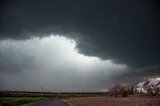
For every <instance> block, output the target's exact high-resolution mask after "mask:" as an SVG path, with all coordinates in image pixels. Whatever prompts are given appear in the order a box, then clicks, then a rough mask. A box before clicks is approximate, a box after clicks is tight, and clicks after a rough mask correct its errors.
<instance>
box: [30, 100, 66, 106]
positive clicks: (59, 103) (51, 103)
mask: <svg viewBox="0 0 160 106" xmlns="http://www.w3.org/2000/svg"><path fill="white" fill-rule="evenodd" d="M30 106H69V104H68V103H66V102H64V101H63V100H61V99H52V100H47V101H44V102H40V103H35V104H32V105H30Z"/></svg>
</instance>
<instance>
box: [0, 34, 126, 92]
mask: <svg viewBox="0 0 160 106" xmlns="http://www.w3.org/2000/svg"><path fill="white" fill-rule="evenodd" d="M75 46H76V42H75V41H74V40H69V39H67V38H64V37H60V36H53V35H52V36H50V37H45V38H42V39H40V38H37V37H36V38H33V39H29V40H25V41H17V40H3V41H2V42H1V44H0V54H1V61H0V64H1V65H2V66H3V67H0V76H1V77H0V79H1V82H0V85H1V87H0V89H1V90H3V89H8V90H36V89H37V90H41V87H42V86H44V87H45V90H48V91H51V90H54V91H100V90H103V89H105V88H107V87H108V86H109V85H111V84H112V83H113V82H111V81H109V80H113V81H114V80H116V78H113V76H115V75H114V74H117V75H118V74H121V73H124V72H126V71H127V66H126V65H124V64H119V65H118V64H114V63H112V61H111V60H106V61H102V60H100V59H99V58H97V57H88V56H84V55H82V54H78V53H77V52H76V50H75ZM2 57H3V58H2ZM4 64H5V65H4ZM106 80H108V81H107V82H106ZM24 83H25V85H24Z"/></svg>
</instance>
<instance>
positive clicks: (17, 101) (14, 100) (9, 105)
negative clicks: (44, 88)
mask: <svg viewBox="0 0 160 106" xmlns="http://www.w3.org/2000/svg"><path fill="white" fill-rule="evenodd" d="M46 99H47V98H34V97H0V106H1V105H2V106H22V105H25V104H30V103H35V102H40V101H43V100H46Z"/></svg>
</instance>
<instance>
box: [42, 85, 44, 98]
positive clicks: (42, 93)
mask: <svg viewBox="0 0 160 106" xmlns="http://www.w3.org/2000/svg"><path fill="white" fill-rule="evenodd" d="M41 88H42V91H41V98H43V89H44V87H41Z"/></svg>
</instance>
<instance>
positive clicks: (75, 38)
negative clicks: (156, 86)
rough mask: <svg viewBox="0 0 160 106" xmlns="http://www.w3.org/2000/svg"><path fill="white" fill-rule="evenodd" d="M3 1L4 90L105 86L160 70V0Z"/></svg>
mask: <svg viewBox="0 0 160 106" xmlns="http://www.w3.org/2000/svg"><path fill="white" fill-rule="evenodd" d="M0 2H1V3H0V90H30V91H40V90H41V88H42V87H44V90H45V91H87V92H89V91H104V90H106V89H108V88H109V87H111V86H113V85H114V84H117V83H129V84H131V83H136V82H138V81H142V80H146V79H150V78H159V77H160V55H159V54H160V49H159V48H160V47H159V45H160V30H159V28H160V20H159V19H160V14H159V10H160V8H159V7H160V6H159V5H160V2H159V0H127V1H126V0H34V1H33V0H1V1H0Z"/></svg>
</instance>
